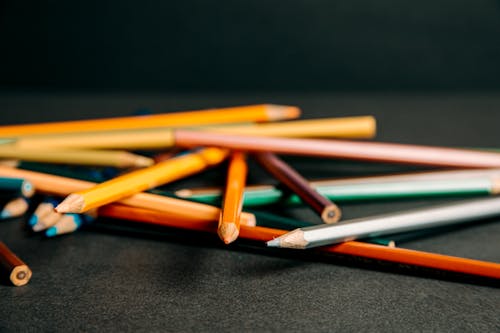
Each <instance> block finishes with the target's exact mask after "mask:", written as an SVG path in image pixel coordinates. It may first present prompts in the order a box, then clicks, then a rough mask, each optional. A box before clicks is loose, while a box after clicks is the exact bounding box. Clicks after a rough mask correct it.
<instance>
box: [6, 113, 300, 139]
mask: <svg viewBox="0 0 500 333" xmlns="http://www.w3.org/2000/svg"><path fill="white" fill-rule="evenodd" d="M299 116H300V109H299V108H297V107H292V106H280V105H249V106H237V107H231V108H221V109H211V110H200V111H184V112H175V113H164V114H153V115H145V116H133V117H115V118H103V119H90V120H75V121H62V122H49V123H37V124H23V125H7V126H0V137H2V138H9V137H10V138H11V137H17V136H20V135H38V134H56V133H75V132H89V131H112V130H120V129H138V128H157V127H182V126H184V127H185V126H198V125H207V124H228V123H229V124H231V123H242V122H249V121H257V122H261V121H276V120H283V119H294V118H297V117H299Z"/></svg>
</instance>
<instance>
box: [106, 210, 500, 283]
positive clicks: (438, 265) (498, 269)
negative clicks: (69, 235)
mask: <svg viewBox="0 0 500 333" xmlns="http://www.w3.org/2000/svg"><path fill="white" fill-rule="evenodd" d="M98 212H99V216H106V217H112V218H117V219H124V220H129V221H134V222H138V223H151V224H156V225H162V226H166V227H174V228H182V229H188V230H196V231H204V232H213V233H215V232H216V231H217V230H216V226H215V224H213V223H207V222H204V223H203V222H193V223H186V222H185V221H176V220H175V219H170V218H166V217H165V214H163V213H161V212H157V211H154V210H150V209H143V208H134V207H127V206H123V205H116V204H114V205H108V206H105V207H101V208H100V209H99V211H98ZM285 233H287V231H286V230H281V229H272V228H265V227H248V226H244V225H242V226H241V229H240V235H239V238H242V239H250V240H255V241H259V242H267V241H269V240H271V239H273V238H276V237H279V236H281V235H284V234H285ZM306 251H311V253H314V252H319V253H334V254H343V255H350V256H356V257H364V258H369V259H374V260H382V261H387V262H394V263H399V264H403V265H413V266H420V267H427V268H433V269H439V270H444V271H449V272H456V273H463V274H469V275H475V276H483V277H488V278H494V279H500V264H499V263H495V262H489V261H481V260H474V259H467V258H461V257H454V256H448V255H442V254H437V253H430V252H424V251H416V250H408V249H402V248H397V247H389V246H383V245H376V244H370V243H362V242H357V241H349V242H344V243H341V244H337V245H331V246H325V247H319V248H317V249H314V250H306Z"/></svg>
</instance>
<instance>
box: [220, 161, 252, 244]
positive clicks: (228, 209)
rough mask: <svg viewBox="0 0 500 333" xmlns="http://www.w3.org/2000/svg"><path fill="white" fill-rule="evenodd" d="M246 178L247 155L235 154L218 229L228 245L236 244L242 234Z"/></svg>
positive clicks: (228, 174) (230, 164)
mask: <svg viewBox="0 0 500 333" xmlns="http://www.w3.org/2000/svg"><path fill="white" fill-rule="evenodd" d="M246 176H247V164H246V161H245V155H244V154H243V153H241V152H233V153H232V155H231V158H230V161H229V167H228V171H227V181H226V190H225V192H224V202H223V204H222V209H221V216H220V219H219V225H218V227H217V234H218V235H219V237H220V239H222V241H223V242H224V243H226V244H229V243H232V242H234V241H235V240H236V238H238V233H239V232H240V215H241V210H242V207H243V190H244V188H245V180H246Z"/></svg>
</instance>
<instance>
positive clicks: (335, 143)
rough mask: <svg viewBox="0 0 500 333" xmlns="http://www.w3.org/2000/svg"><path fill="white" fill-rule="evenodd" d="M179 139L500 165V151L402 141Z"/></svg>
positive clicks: (180, 135)
mask: <svg viewBox="0 0 500 333" xmlns="http://www.w3.org/2000/svg"><path fill="white" fill-rule="evenodd" d="M175 140H176V143H177V145H179V146H183V147H193V146H210V147H212V146H215V147H224V148H229V149H234V150H242V151H251V152H261V151H268V152H274V153H279V154H289V155H303V156H317V157H329V158H342V159H352V160H361V161H371V162H387V163H403V164H415V165H427V166H442V167H445V166H447V167H458V168H460V167H462V168H495V167H500V154H499V153H492V152H484V151H477V150H467V149H457V148H445V147H432V146H422V145H408V144H398V143H382V142H359V141H348V140H320V139H290V138H272V137H259V136H248V135H229V134H219V133H209V132H204V131H199V132H197V131H186V130H178V131H176V132H175Z"/></svg>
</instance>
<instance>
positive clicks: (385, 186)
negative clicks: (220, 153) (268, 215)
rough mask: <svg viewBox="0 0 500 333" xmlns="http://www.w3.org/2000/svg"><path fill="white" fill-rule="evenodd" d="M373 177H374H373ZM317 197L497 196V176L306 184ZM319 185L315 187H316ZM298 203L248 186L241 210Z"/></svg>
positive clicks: (193, 192)
mask: <svg viewBox="0 0 500 333" xmlns="http://www.w3.org/2000/svg"><path fill="white" fill-rule="evenodd" d="M375 178H376V177H375ZM325 183H326V182H325ZM310 184H311V186H312V187H313V188H314V189H316V191H317V192H318V193H320V194H321V195H323V196H325V197H327V198H329V199H330V200H333V201H335V202H352V201H362V200H387V199H406V198H417V197H418V198H421V197H445V196H471V195H478V196H479V195H493V194H498V193H500V174H498V175H497V176H473V177H471V178H461V179H434V180H423V179H421V180H419V179H414V180H413V179H410V180H406V181H405V180H401V181H390V178H387V179H386V180H385V181H384V180H383V179H382V180H381V181H379V182H366V183H360V182H359V181H358V180H357V179H353V183H352V184H348V183H346V182H345V181H341V180H339V182H338V185H335V184H336V182H335V181H332V182H331V185H321V184H322V182H310ZM316 184H319V185H316ZM220 193H221V190H220V189H214V188H212V189H182V190H178V191H175V195H177V196H179V197H181V198H186V199H190V200H195V201H199V202H204V203H211V204H213V203H217V202H220V199H221V194H220ZM277 203H281V204H289V205H294V204H300V203H302V201H301V199H300V197H299V196H297V195H295V194H290V195H289V194H288V193H284V192H283V191H282V190H281V189H279V188H278V187H275V186H272V185H267V186H248V187H246V189H245V197H244V201H243V206H244V207H256V206H262V205H272V204H277Z"/></svg>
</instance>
